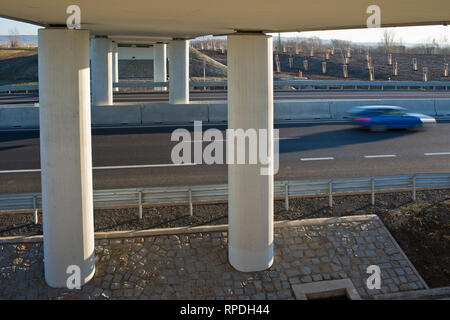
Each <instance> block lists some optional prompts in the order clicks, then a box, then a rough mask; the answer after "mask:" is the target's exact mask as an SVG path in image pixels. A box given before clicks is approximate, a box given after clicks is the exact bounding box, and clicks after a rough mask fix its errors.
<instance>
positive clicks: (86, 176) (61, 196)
mask: <svg viewBox="0 0 450 320" xmlns="http://www.w3.org/2000/svg"><path fill="white" fill-rule="evenodd" d="M89 71H90V68H89V31H88V30H68V29H65V28H64V29H63V28H61V29H57V28H55V29H52V28H50V29H40V30H39V96H40V117H39V118H40V145H41V168H42V173H41V180H42V211H43V229H44V263H45V280H46V282H47V284H48V285H49V286H51V287H55V288H65V287H67V283H68V280H69V283H70V284H73V285H77V284H78V279H79V283H80V285H83V284H85V283H87V282H88V281H89V280H90V279H91V278H92V277H93V276H94V272H95V261H94V253H95V250H94V217H93V191H92V156H91V113H90V111H91V110H90V109H91V108H90V107H91V103H90V87H89V79H90V74H89ZM71 276H72V278H71ZM77 278H78V279H77ZM72 280H73V281H72Z"/></svg>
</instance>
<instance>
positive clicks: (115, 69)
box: [112, 42, 119, 92]
mask: <svg viewBox="0 0 450 320" xmlns="http://www.w3.org/2000/svg"><path fill="white" fill-rule="evenodd" d="M112 45H113V48H112V68H113V84H114V83H118V82H119V45H118V44H117V43H116V42H113V44H112ZM113 91H114V92H118V91H119V88H114V85H113Z"/></svg>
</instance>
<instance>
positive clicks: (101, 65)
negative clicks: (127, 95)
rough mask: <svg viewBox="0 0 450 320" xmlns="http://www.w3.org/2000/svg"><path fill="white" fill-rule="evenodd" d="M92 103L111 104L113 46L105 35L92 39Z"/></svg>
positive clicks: (96, 104) (95, 104) (97, 104)
mask: <svg viewBox="0 0 450 320" xmlns="http://www.w3.org/2000/svg"><path fill="white" fill-rule="evenodd" d="M91 41H92V46H91V48H92V54H91V66H92V105H94V106H99V105H112V104H113V86H112V84H113V54H112V52H113V48H112V47H113V46H112V41H111V40H110V39H108V38H107V37H95V38H93V39H92V40H91Z"/></svg>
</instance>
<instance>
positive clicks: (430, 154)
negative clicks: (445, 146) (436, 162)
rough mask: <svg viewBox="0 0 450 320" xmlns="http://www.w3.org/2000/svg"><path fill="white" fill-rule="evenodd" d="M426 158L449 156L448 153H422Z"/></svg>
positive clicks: (449, 153)
mask: <svg viewBox="0 0 450 320" xmlns="http://www.w3.org/2000/svg"><path fill="white" fill-rule="evenodd" d="M424 155H426V156H445V155H450V152H434V153H433V152H431V153H424Z"/></svg>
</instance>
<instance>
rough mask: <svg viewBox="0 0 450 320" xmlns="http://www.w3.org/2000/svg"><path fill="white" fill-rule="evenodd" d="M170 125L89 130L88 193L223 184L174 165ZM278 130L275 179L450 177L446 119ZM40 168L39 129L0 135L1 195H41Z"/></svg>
mask: <svg viewBox="0 0 450 320" xmlns="http://www.w3.org/2000/svg"><path fill="white" fill-rule="evenodd" d="M182 127H184V128H186V129H189V130H190V131H192V130H193V127H192V126H182ZM213 127H214V128H218V129H220V130H222V131H223V130H225V129H226V126H225V125H208V126H206V125H205V126H204V127H203V130H206V129H209V128H213ZM176 128H178V127H171V126H159V127H157V126H153V127H141V128H131V127H130V128H124V127H119V128H94V129H93V131H92V132H93V135H92V146H93V166H94V171H93V172H94V188H95V189H109V188H125V187H150V186H169V185H194V184H216V183H226V182H227V166H226V165H205V164H193V163H192V164H188V165H184V166H176V165H173V164H172V162H171V157H170V155H171V150H172V147H173V146H174V145H175V144H176V143H177V142H172V141H171V139H170V137H171V133H172V132H173V130H174V129H176ZM276 128H278V129H280V131H279V132H280V140H279V146H280V157H279V159H280V170H279V173H278V174H277V175H276V176H275V179H276V180H301V179H322V178H341V177H361V176H370V175H391V174H410V173H433V172H450V122H448V121H447V122H446V121H440V122H438V125H437V126H436V127H435V128H432V129H428V130H425V131H417V132H414V131H388V132H376V133H375V132H367V131H361V130H358V129H355V128H354V127H353V126H352V125H351V124H349V123H344V122H334V123H331V122H318V123H285V124H279V125H277V126H276ZM192 162H193V161H192ZM39 168H40V160H39V131H38V130H4V131H0V194H6V193H25V192H40V170H39Z"/></svg>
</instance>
